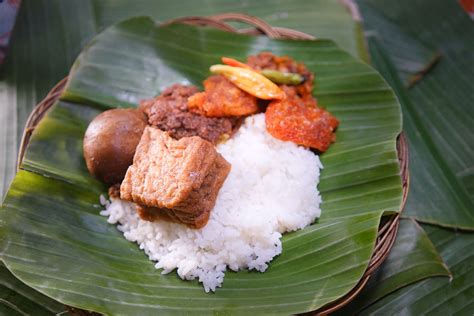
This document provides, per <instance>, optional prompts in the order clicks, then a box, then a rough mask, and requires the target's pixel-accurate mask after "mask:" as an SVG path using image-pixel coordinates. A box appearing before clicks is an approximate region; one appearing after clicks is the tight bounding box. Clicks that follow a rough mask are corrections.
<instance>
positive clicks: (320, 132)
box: [84, 52, 339, 291]
mask: <svg viewBox="0 0 474 316" xmlns="http://www.w3.org/2000/svg"><path fill="white" fill-rule="evenodd" d="M222 62H223V63H224V65H213V66H211V67H210V71H211V73H213V74H214V75H212V76H210V77H208V78H207V79H205V80H204V82H203V85H204V91H202V92H200V91H199V90H198V89H197V88H196V87H194V86H185V85H180V84H174V85H172V86H170V87H169V88H167V89H165V90H164V91H163V93H161V94H160V95H158V96H156V97H155V98H153V99H150V100H143V101H142V102H141V103H140V105H139V108H138V109H136V110H110V111H106V112H104V113H102V114H101V115H99V116H98V117H97V118H96V119H95V120H94V121H93V122H92V123H91V126H89V129H88V131H87V132H86V136H85V138H84V157H85V159H86V162H87V165H88V168H89V170H90V172H91V173H92V174H93V175H94V176H96V177H98V178H99V179H101V180H102V181H104V182H105V183H107V184H109V185H111V186H110V188H109V198H110V200H111V203H110V202H107V203H105V206H106V210H104V211H103V212H102V213H101V214H102V215H104V216H108V222H109V223H119V224H120V225H118V226H117V227H118V229H119V230H121V231H123V233H124V236H125V238H127V239H129V240H131V241H135V242H137V243H138V244H139V245H140V248H141V249H144V250H145V252H146V253H147V254H148V256H149V258H150V259H151V260H153V261H157V263H156V267H157V268H162V269H163V273H168V272H170V271H172V270H174V269H177V272H178V275H179V276H180V277H181V278H183V279H187V280H190V279H195V278H198V279H199V281H200V282H202V283H203V285H204V288H205V290H206V291H215V289H216V288H217V287H219V286H221V284H222V282H223V278H224V272H225V271H226V269H231V270H234V271H238V270H240V269H247V268H248V269H255V270H258V271H262V272H263V271H265V270H266V268H267V267H268V263H269V262H270V261H271V260H272V259H273V258H274V257H275V256H276V255H278V254H280V253H281V241H280V238H281V234H283V233H285V232H288V231H293V230H297V229H301V228H304V227H305V226H307V225H309V224H311V223H312V222H314V220H315V219H316V218H318V217H319V215H320V209H319V204H320V202H321V198H320V196H319V193H318V191H317V188H316V186H317V184H318V181H319V170H320V168H322V165H321V163H320V162H319V157H318V156H317V155H316V154H315V152H314V151H312V150H316V151H317V152H319V153H323V152H324V151H326V150H327V149H328V148H329V146H330V145H331V143H333V142H334V141H335V139H336V137H335V131H336V129H337V127H338V125H339V121H338V120H337V119H336V118H335V117H334V116H332V115H331V114H330V113H329V112H328V111H326V110H325V109H324V108H321V107H319V106H318V103H317V101H316V99H315V98H314V97H313V95H312V89H313V84H314V75H313V74H312V73H311V72H310V71H309V70H308V69H307V68H306V66H305V65H303V64H302V63H298V62H296V61H294V60H293V59H291V58H290V57H288V56H275V55H273V54H272V53H269V52H263V53H260V54H258V55H256V56H250V57H249V58H248V61H247V63H243V62H240V61H238V60H236V59H233V58H229V57H223V58H222ZM262 112H264V113H262ZM242 122H245V123H244V124H243V126H241V123H242ZM117 145H119V147H117ZM120 146H123V147H120ZM117 157H118V158H117ZM132 157H133V159H132Z"/></svg>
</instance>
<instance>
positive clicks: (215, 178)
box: [137, 154, 230, 228]
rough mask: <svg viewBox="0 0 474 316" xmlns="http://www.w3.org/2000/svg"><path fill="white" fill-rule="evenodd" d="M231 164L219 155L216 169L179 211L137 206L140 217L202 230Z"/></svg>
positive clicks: (215, 165)
mask: <svg viewBox="0 0 474 316" xmlns="http://www.w3.org/2000/svg"><path fill="white" fill-rule="evenodd" d="M229 171H230V164H229V163H228V162H227V161H226V160H225V159H224V158H223V157H222V156H221V155H220V154H218V156H217V158H216V160H215V164H214V167H213V168H212V170H211V172H209V174H208V175H207V177H206V179H205V180H204V182H203V184H202V185H201V187H200V188H199V190H194V191H192V192H191V194H190V195H189V197H188V199H186V200H185V202H184V203H182V204H180V205H178V206H177V207H179V210H178V209H167V208H155V207H146V206H142V205H138V206H137V211H138V215H139V216H140V217H141V218H142V219H143V220H147V221H151V222H153V221H155V220H166V221H170V222H176V223H183V224H186V225H187V226H189V227H191V228H202V227H204V226H205V225H206V224H207V221H208V220H209V216H210V214H211V210H212V208H213V207H214V205H215V204H216V199H217V193H218V192H219V190H220V188H221V187H222V185H223V184H224V181H225V179H226V177H227V175H228V174H229Z"/></svg>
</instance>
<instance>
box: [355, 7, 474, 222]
mask: <svg viewBox="0 0 474 316" xmlns="http://www.w3.org/2000/svg"><path fill="white" fill-rule="evenodd" d="M359 3H360V8H361V11H362V12H363V16H364V18H365V21H364V23H365V24H364V25H365V27H366V29H367V30H368V32H370V33H371V34H374V32H375V34H376V36H372V37H370V39H369V44H370V45H369V47H370V53H371V56H372V57H373V58H374V66H375V67H376V68H377V69H378V70H379V71H381V73H382V74H383V75H384V77H385V78H386V79H387V80H388V81H389V83H390V84H391V85H392V87H393V88H394V89H395V91H396V93H397V95H398V97H399V99H400V102H401V104H402V108H403V114H404V130H405V132H406V133H407V135H408V141H409V147H410V149H411V150H410V172H411V177H410V178H411V187H410V195H409V197H408V201H407V206H406V209H405V211H404V215H405V216H410V217H415V218H416V219H417V220H419V221H423V222H426V223H432V224H437V225H441V226H446V227H454V228H462V229H465V230H474V213H473V212H472V210H473V209H474V168H473V167H474V152H473V150H472V149H473V148H474V129H473V128H472V122H473V121H474V107H472V104H471V103H472V102H471V101H470V100H472V99H473V98H474V89H473V88H472V82H473V80H474V63H473V62H472V60H474V47H473V43H474V27H473V25H474V24H473V21H472V20H470V19H469V17H468V16H467V14H466V13H465V12H464V11H463V10H462V8H461V7H460V6H459V4H458V3H457V2H455V1H454V2H453V1H442V0H436V1H426V0H424V1H423V0H417V1H405V0H403V1H385V0H382V1H371V0H361V1H359ZM381 19H382V20H385V21H390V23H395V24H396V25H397V26H398V29H397V28H393V27H385V24H383V23H379V21H380V20H381ZM440 25H442V26H443V27H440ZM401 32H403V34H408V35H409V36H410V37H411V38H412V39H416V40H417V41H418V42H420V43H429V44H430V45H431V47H435V48H436V49H437V50H439V51H440V52H441V55H442V57H441V58H440V60H439V62H438V63H437V65H436V66H435V67H434V68H433V69H432V70H431V71H430V72H428V73H427V74H425V75H424V77H423V79H422V80H421V81H419V82H418V83H417V84H416V85H415V86H414V87H413V88H411V89H406V88H405V87H404V85H403V83H401V80H399V74H400V69H401V68H403V66H404V64H403V63H400V59H398V58H397V56H396V55H395V56H394V53H393V52H397V51H399V50H400V48H394V47H393V45H396V44H397V43H396V42H394V41H390V40H388V41H387V40H385V39H391V38H397V37H399V36H400V34H402V33H401ZM404 49H405V50H407V51H409V53H408V52H407V54H410V55H411V56H415V55H419V51H418V50H417V49H416V47H415V48H414V49H413V48H412V46H409V47H404ZM374 56H375V57H374ZM377 56H379V57H380V58H378V60H379V61H381V62H377V61H376V59H377ZM392 63H393V67H392V66H390V67H388V68H387V67H386V65H387V64H392Z"/></svg>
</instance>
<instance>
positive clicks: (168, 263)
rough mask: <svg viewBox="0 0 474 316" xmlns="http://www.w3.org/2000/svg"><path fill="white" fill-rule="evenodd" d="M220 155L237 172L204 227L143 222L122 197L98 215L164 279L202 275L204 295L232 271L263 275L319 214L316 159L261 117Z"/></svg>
mask: <svg viewBox="0 0 474 316" xmlns="http://www.w3.org/2000/svg"><path fill="white" fill-rule="evenodd" d="M217 150H218V151H219V152H220V153H221V154H222V155H223V156H224V158H225V159H226V160H227V161H228V162H230V163H231V164H232V169H231V171H230V173H229V175H228V177H227V179H226V181H225V183H224V185H223V187H222V189H221V190H220V191H219V194H218V197H217V202H216V205H215V207H214V209H213V210H212V213H211V217H210V219H209V222H208V224H207V225H206V226H205V227H204V228H202V229H199V230H196V229H191V228H187V227H186V226H184V225H180V224H176V223H170V222H147V221H144V220H141V219H140V218H139V217H138V215H137V213H136V211H135V206H134V204H132V203H129V202H125V201H121V200H119V199H113V200H112V201H111V202H112V203H106V210H104V211H102V212H101V215H104V216H108V222H109V223H111V224H116V223H118V224H119V225H118V226H117V227H118V229H119V230H120V231H122V232H123V234H124V236H125V238H126V239H128V240H130V241H133V242H136V243H138V244H139V245H140V249H143V250H144V251H145V253H146V254H147V255H148V257H149V258H150V260H153V261H156V265H155V267H156V268H158V269H163V272H162V273H163V274H166V273H169V272H171V271H173V270H174V269H177V273H178V275H179V276H180V277H181V278H182V279H186V280H192V279H196V278H197V279H198V280H199V282H201V283H202V284H203V286H204V289H205V291H206V292H209V291H215V289H216V287H219V286H221V284H222V282H223V280H224V272H225V271H226V269H227V268H229V269H231V270H234V271H238V270H242V269H255V270H257V271H261V272H263V271H265V270H266V269H267V268H268V263H269V262H270V261H271V260H272V259H273V258H274V257H275V256H276V255H278V254H280V253H281V251H282V246H281V240H280V239H281V236H282V233H284V232H288V231H293V230H297V229H301V228H303V227H305V226H308V225H309V224H311V223H312V222H313V221H314V220H315V219H316V218H317V217H319V216H320V214H321V210H320V208H319V204H320V203H321V197H320V195H319V192H318V190H317V184H318V182H319V170H320V168H322V165H321V163H320V161H319V158H318V156H316V155H315V154H314V153H313V152H311V151H310V150H308V149H305V148H303V147H299V146H297V145H295V144H293V143H291V142H284V141H281V140H278V139H275V138H273V137H272V136H271V135H270V134H268V133H267V131H266V129H265V116H264V114H258V115H254V116H251V117H248V118H247V119H246V120H245V122H244V124H243V126H242V127H241V128H240V129H239V131H238V132H237V133H236V135H234V137H233V138H232V139H230V140H229V141H227V142H226V143H224V144H221V145H219V146H218V147H217Z"/></svg>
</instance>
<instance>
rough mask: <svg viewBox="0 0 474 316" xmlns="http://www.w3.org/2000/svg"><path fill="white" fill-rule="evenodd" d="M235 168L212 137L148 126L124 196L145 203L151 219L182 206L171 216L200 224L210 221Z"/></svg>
mask: <svg viewBox="0 0 474 316" xmlns="http://www.w3.org/2000/svg"><path fill="white" fill-rule="evenodd" d="M229 170H230V165H229V164H228V163H227V162H226V161H225V159H224V158H222V156H220V154H218V153H217V151H216V149H215V148H214V146H213V145H212V144H211V143H209V142H208V141H206V140H204V139H202V138H200V137H196V136H193V137H184V138H181V139H180V140H174V139H172V138H171V137H170V136H169V135H168V133H167V132H163V131H161V130H159V129H157V128H153V127H147V128H145V131H144V132H143V136H142V138H141V140H140V143H139V144H138V147H137V150H136V153H135V157H134V158H133V164H132V165H131V166H130V167H129V168H128V170H127V173H126V175H125V178H124V180H123V182H122V184H121V186H120V198H121V199H123V200H127V201H131V202H135V203H138V204H139V205H141V206H143V207H144V209H141V214H143V217H144V218H145V219H147V220H152V219H154V218H153V216H152V215H153V214H156V218H157V219H158V218H160V214H162V213H163V214H167V212H168V211H171V212H173V211H174V210H176V211H179V212H178V214H176V217H170V216H165V218H166V219H171V220H173V221H179V222H183V223H185V224H189V225H191V226H193V227H197V228H199V227H202V226H203V225H205V223H206V222H207V219H208V218H209V212H210V211H211V209H212V208H213V207H214V203H215V201H216V197H217V192H218V191H219V189H220V187H221V186H222V183H223V182H224V180H225V178H226V176H227V174H228V173H229ZM163 208H165V209H168V210H165V211H161V210H160V209H163ZM181 213H184V214H181ZM179 215H182V216H179ZM161 218H163V216H162V217H161ZM197 218H199V219H200V221H199V223H197V222H196V219H197Z"/></svg>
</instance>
